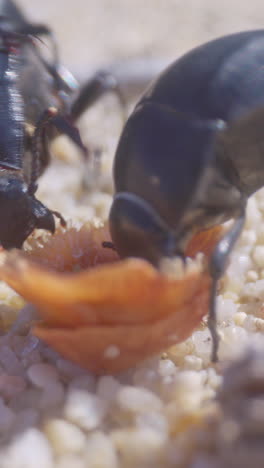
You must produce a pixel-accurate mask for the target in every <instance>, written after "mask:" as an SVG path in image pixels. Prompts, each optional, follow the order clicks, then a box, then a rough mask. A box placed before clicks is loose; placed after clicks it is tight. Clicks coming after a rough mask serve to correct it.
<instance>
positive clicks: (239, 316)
mask: <svg viewBox="0 0 264 468" xmlns="http://www.w3.org/2000/svg"><path fill="white" fill-rule="evenodd" d="M246 318H247V314H246V313H245V312H237V313H236V314H235V315H234V323H235V324H236V325H238V326H239V327H241V326H242V325H243V323H244V322H245V320H246Z"/></svg>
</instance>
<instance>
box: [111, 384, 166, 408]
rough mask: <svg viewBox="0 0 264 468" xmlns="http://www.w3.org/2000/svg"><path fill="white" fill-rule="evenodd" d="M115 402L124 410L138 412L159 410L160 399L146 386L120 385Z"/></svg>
mask: <svg viewBox="0 0 264 468" xmlns="http://www.w3.org/2000/svg"><path fill="white" fill-rule="evenodd" d="M116 404H117V406H118V407H119V409H120V410H122V411H125V412H132V413H140V412H147V411H161V410H162V408H163V403H162V401H161V399H160V398H159V397H158V396H157V395H155V394H154V393H153V392H151V391H149V390H147V389H146V388H135V387H130V386H124V387H122V388H121V389H120V390H119V392H118V393H117V395H116Z"/></svg>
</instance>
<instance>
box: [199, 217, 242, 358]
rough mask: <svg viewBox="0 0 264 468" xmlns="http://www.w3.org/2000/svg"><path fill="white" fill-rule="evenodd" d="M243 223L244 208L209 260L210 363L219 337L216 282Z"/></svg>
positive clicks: (215, 351)
mask: <svg viewBox="0 0 264 468" xmlns="http://www.w3.org/2000/svg"><path fill="white" fill-rule="evenodd" d="M244 223H245V208H244V209H243V211H242V212H241V213H240V216H239V217H238V218H237V219H235V220H234V223H233V225H232V227H231V229H230V230H229V231H228V232H227V233H226V234H225V235H224V236H223V237H222V239H221V240H220V241H219V242H218V244H217V246H216V248H215V250H214V252H213V254H212V257H211V260H210V267H209V268H210V273H211V277H212V287H211V296H210V304H209V317H208V328H209V330H210V333H211V336H212V361H213V362H216V361H218V355H217V354H218V346H219V335H218V333H217V330H216V291H217V282H218V280H219V279H220V278H221V276H222V274H223V273H224V271H225V267H226V263H227V259H228V257H229V255H230V253H231V251H232V249H233V248H234V245H235V243H236V241H237V239H238V238H239V236H240V234H241V231H242V229H243V226H244Z"/></svg>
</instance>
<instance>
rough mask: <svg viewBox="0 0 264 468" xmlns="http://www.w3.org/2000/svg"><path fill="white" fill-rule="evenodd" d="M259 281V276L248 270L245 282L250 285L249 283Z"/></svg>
mask: <svg viewBox="0 0 264 468" xmlns="http://www.w3.org/2000/svg"><path fill="white" fill-rule="evenodd" d="M258 279H259V275H258V273H257V272H256V271H255V270H249V271H248V272H247V274H246V281H247V282H248V283H250V282H251V281H257V280H258Z"/></svg>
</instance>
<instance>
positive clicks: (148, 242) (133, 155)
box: [110, 30, 264, 360]
mask: <svg viewBox="0 0 264 468" xmlns="http://www.w3.org/2000/svg"><path fill="white" fill-rule="evenodd" d="M114 180H115V188H116V195H115V197H114V201H113V205H112V209H111V212H110V229H111V235H112V239H113V243H114V246H115V248H116V249H117V251H118V253H119V254H120V255H121V256H122V257H126V256H139V257H143V258H146V259H147V260H149V261H150V262H152V263H153V264H154V265H156V266H158V265H159V262H160V259H161V257H164V256H168V257H172V256H177V255H179V256H183V255H184V254H183V253H184V249H185V246H186V244H187V242H188V240H189V239H190V237H191V236H192V235H193V234H194V232H197V231H201V230H204V229H207V228H210V227H212V226H215V225H218V224H220V223H223V222H225V221H227V220H229V219H232V218H233V219H234V222H233V224H232V227H231V229H230V230H229V231H228V232H227V233H226V234H225V235H224V237H223V238H222V239H221V240H220V242H219V243H218V244H217V246H216V248H215V251H214V253H213V255H212V257H211V261H210V273H211V276H212V291H211V303H210V314H209V322H208V324H209V328H210V331H211V334H212V338H213V352H212V359H213V360H217V350H218V341H219V338H218V334H217V332H216V327H215V321H216V311H215V295H216V286H217V281H218V279H219V278H220V277H221V275H222V274H223V271H224V269H225V266H226V263H227V258H228V256H229V254H230V252H231V251H232V249H233V246H234V244H235V242H236V240H237V238H238V237H239V235H240V233H241V230H242V228H243V225H244V220H245V209H246V204H247V200H248V197H249V196H250V195H252V194H253V193H254V192H255V191H256V190H258V189H260V188H261V187H262V186H263V185H264V30H258V31H249V32H241V33H238V34H233V35H229V36H226V37H223V38H220V39H216V40H214V41H211V42H209V43H207V44H205V45H202V46H200V47H198V48H196V49H194V50H192V51H190V52H189V53H187V54H186V55H184V56H183V57H181V58H180V59H178V60H177V61H176V62H174V63H173V64H172V65H171V66H170V67H168V68H167V69H166V70H165V72H163V73H162V74H161V75H160V76H159V77H158V79H157V80H156V81H154V83H153V84H152V85H151V86H150V88H149V89H148V90H147V92H146V93H145V94H144V95H143V97H142V99H141V100H140V101H139V103H138V104H137V106H136V108H135V110H134V112H133V113H132V115H131V116H130V118H129V119H128V122H127V124H126V126H125V128H124V131H123V133H122V135H121V139H120V141H119V144H118V148H117V152H116V156H115V164H114Z"/></svg>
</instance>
